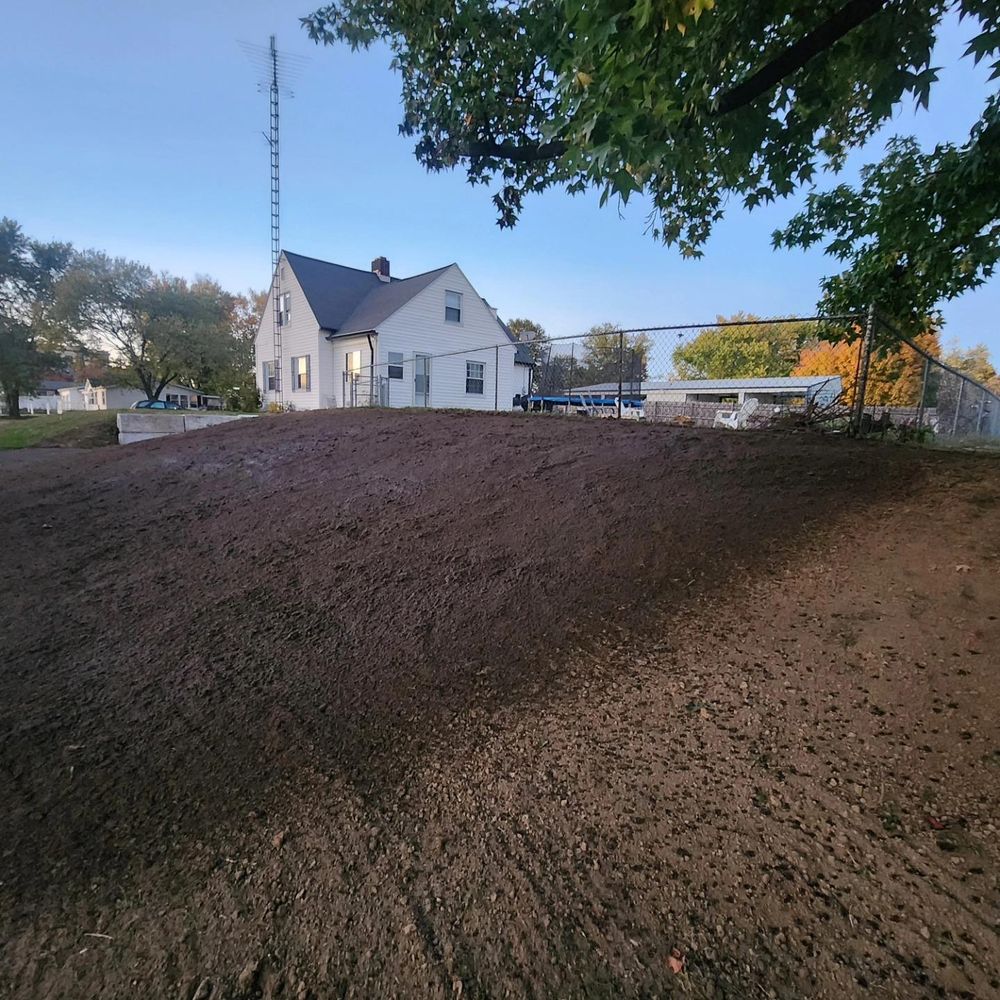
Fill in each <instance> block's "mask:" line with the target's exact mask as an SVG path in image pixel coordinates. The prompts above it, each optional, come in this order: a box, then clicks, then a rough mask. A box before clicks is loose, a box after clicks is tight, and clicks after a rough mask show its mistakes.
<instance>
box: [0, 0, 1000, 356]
mask: <svg viewBox="0 0 1000 1000" xmlns="http://www.w3.org/2000/svg"><path fill="white" fill-rule="evenodd" d="M312 2H315V0H312ZM310 4H311V0H295V2H288V0H284V2H277V0H239V2H235V0H215V2H208V3H205V2H201V3H194V2H191V0H178V2H176V3H173V4H161V3H151V2H149V0H138V2H137V0H128V2H124V0H88V2H87V3H80V2H79V0H50V2H49V3H47V4H44V5H30V4H18V5H12V6H10V7H9V9H8V10H7V11H6V13H5V25H4V30H5V35H6V36H7V38H8V39H16V40H17V42H16V44H15V45H12V46H10V47H9V48H8V49H7V51H6V52H5V58H4V61H3V65H2V67H0V83H2V86H3V92H5V93H7V94H13V95H16V100H15V101H14V102H13V106H14V107H16V109H17V114H16V116H14V117H13V119H12V120H9V122H8V139H9V141H8V142H6V143H5V147H6V148H5V150H4V153H3V154H2V156H0V192H2V193H3V199H2V204H0V214H7V215H10V216H13V217H14V218H15V219H17V220H18V221H19V222H21V224H22V225H23V226H24V228H25V230H26V231H27V232H28V233H29V234H31V235H32V236H36V237H39V238H45V239H49V238H58V239H68V240H71V241H73V242H74V243H75V244H77V245H78V246H81V247H96V248H100V249H104V250H107V251H108V252H110V253H113V254H119V255H124V256H128V257H133V258H136V259H139V260H142V261H145V262H146V263H148V264H150V265H152V266H154V267H156V268H158V269H166V270H169V271H172V272H174V273H177V274H182V275H187V276H193V275H194V274H196V273H201V274H210V275H212V276H213V277H215V278H217V279H218V280H219V281H221V282H222V283H223V284H224V285H226V286H227V287H229V288H231V289H233V290H238V289H243V288H246V287H248V286H254V287H263V286H264V285H266V283H267V281H268V270H269V242H268V237H269V230H268V226H269V222H268V197H269V194H268V184H269V180H268V177H269V175H268V169H269V168H268V161H267V145H266V143H265V141H264V139H263V138H262V136H261V129H262V128H266V125H267V98H266V95H264V94H259V93H258V92H257V90H256V87H255V82H256V71H255V70H254V68H253V66H252V65H251V63H250V62H249V61H248V59H247V57H246V55H245V54H244V52H243V50H242V49H241V48H240V46H239V44H238V42H239V41H240V40H245V41H249V42H252V43H256V44H266V42H267V36H268V34H269V33H271V32H275V33H276V34H277V36H278V45H279V48H281V49H283V50H285V51H287V52H290V53H295V54H300V55H304V56H308V57H309V63H308V65H307V66H306V68H305V70H304V72H302V73H301V76H300V79H299V80H298V82H297V85H296V87H295V97H294V99H292V100H286V101H285V102H284V105H283V111H282V202H283V213H282V214H283V219H282V242H283V244H284V246H285V247H286V248H287V249H289V250H295V251H297V252H299V253H304V254H309V255H312V256H316V257H322V258H324V259H328V260H334V261H337V262H339V263H344V264H350V265H353V266H356V267H367V266H368V264H369V262H370V260H371V259H372V258H373V257H375V256H378V255H379V254H384V255H385V256H387V257H389V258H390V260H391V261H392V269H393V273H394V274H397V275H406V274H412V273H416V272H419V271H424V270H428V269H430V268H433V267H437V266H440V265H441V264H444V263H448V262H450V261H452V260H455V261H458V263H459V264H460V265H461V266H462V268H463V270H464V271H465V272H466V274H467V275H468V276H469V278H470V279H471V280H472V282H473V284H475V285H476V287H477V288H478V289H479V290H480V292H481V293H482V294H483V295H485V296H486V297H487V298H488V299H489V300H490V301H491V302H492V303H493V304H494V305H496V306H497V307H498V308H499V309H500V313H501V315H502V316H505V317H510V316H530V317H532V318H534V319H537V320H538V321H540V322H541V323H542V324H543V325H544V326H545V327H546V328H547V329H548V331H549V332H550V333H551V334H553V335H556V336H558V335H569V334H575V333H578V332H580V331H581V330H583V329H585V328H587V327H588V326H590V325H592V324H594V323H598V322H604V321H612V322H617V323H620V324H622V325H625V326H645V325H654V324H656V323H680V322H685V323H686V322H691V323H698V322H701V321H705V320H710V319H712V318H714V317H715V316H716V315H717V314H729V313H732V312H735V311H737V310H739V309H743V310H745V311H748V312H755V313H758V314H760V315H764V316H768V315H778V314H788V313H809V312H811V311H812V310H813V309H814V307H815V303H816V299H817V298H818V281H819V279H820V278H821V277H822V276H823V275H824V274H826V273H829V272H831V271H833V270H836V267H835V263H834V262H833V261H830V260H828V259H827V258H825V257H824V256H823V255H822V253H821V252H819V251H815V252H810V253H802V252H801V251H795V252H789V251H781V252H773V251H772V250H771V249H770V233H771V231H772V230H773V229H774V228H775V227H776V226H779V225H781V224H782V223H783V222H784V221H785V220H786V219H787V218H788V217H789V216H790V215H791V214H792V213H793V212H794V211H795V209H796V207H797V204H798V203H797V201H794V200H790V201H786V202H782V203H780V204H777V205H772V206H768V207H767V208H766V209H765V210H761V211H757V212H754V213H752V214H748V213H746V212H745V211H743V210H742V209H740V208H739V207H738V206H733V207H732V209H731V211H730V212H729V214H728V216H727V218H726V220H725V222H724V223H723V224H722V225H720V226H719V227H718V228H717V230H716V232H715V234H714V235H713V237H712V240H711V242H710V243H709V245H708V248H707V253H706V255H705V257H704V259H702V260H700V261H696V262H691V261H684V260H682V259H681V258H680V256H679V254H678V253H677V251H676V250H674V249H670V248H667V247H663V246H660V245H658V244H656V243H654V242H653V241H652V240H651V239H650V238H649V237H648V236H646V235H645V234H644V233H643V218H644V215H645V210H644V209H643V207H642V205H641V204H635V205H630V206H629V208H628V210H627V212H626V213H625V215H624V217H623V218H621V217H619V214H618V212H617V211H616V210H615V209H614V208H613V207H608V208H605V209H603V210H602V209H599V208H598V205H597V198H596V196H578V197H576V198H570V197H569V196H567V195H564V194H563V193H562V192H559V191H554V190H553V191H549V192H547V193H545V194H543V195H541V196H537V197H534V198H532V199H530V200H529V201H528V202H527V204H526V208H525V211H524V215H523V218H522V221H521V223H520V224H519V225H518V226H517V228H516V229H514V230H513V231H510V230H507V231H501V230H499V229H498V228H497V226H496V225H495V215H494V210H493V206H492V205H491V203H490V200H489V193H488V191H487V189H486V188H482V187H479V188H471V187H470V186H469V185H468V184H467V183H466V182H465V180H464V175H463V174H462V173H461V172H453V173H445V174H428V173H427V172H425V171H424V170H423V169H422V168H421V167H420V166H419V165H418V164H417V162H416V161H415V159H414V158H413V155H412V142H411V140H408V139H404V138H401V137H400V136H399V135H398V134H397V128H396V126H397V124H398V122H399V119H400V110H399V80H398V78H397V77H395V76H394V75H393V74H392V73H391V72H390V70H389V68H388V56H387V53H386V52H385V51H384V50H378V51H371V52H367V53H352V52H351V51H350V50H349V49H347V48H344V47H336V48H325V49H324V48H319V47H317V46H315V45H313V44H312V43H311V42H310V41H309V40H308V38H307V37H306V35H305V32H304V31H303V30H302V29H301V28H300V27H299V24H298V17H299V16H301V15H303V14H305V13H307V12H309V11H310V10H311V9H312V7H311V5H310ZM971 30H972V28H971V26H969V25H957V24H951V25H949V27H948V31H947V33H946V35H945V37H944V38H943V39H942V41H941V44H940V45H939V50H938V52H937V53H936V54H935V55H936V57H935V63H936V65H939V66H943V67H945V70H944V72H943V75H942V81H941V83H940V84H939V85H938V88H937V89H936V90H935V92H934V94H933V96H932V102H931V111H930V113H929V114H927V113H923V114H919V115H916V114H914V113H913V112H912V111H911V110H910V109H908V108H907V109H901V110H900V112H899V114H898V115H897V121H896V122H895V123H894V124H893V126H892V128H891V129H889V130H887V132H886V134H891V133H892V132H899V131H903V132H912V133H914V134H916V135H917V136H918V137H919V138H920V139H921V141H922V142H923V143H924V144H925V145H927V146H929V145H931V144H933V143H934V142H937V141H941V140H959V141H961V140H962V139H964V138H965V136H966V135H967V133H968V128H969V126H970V124H971V123H972V122H973V121H974V119H975V117H976V115H977V112H978V110H979V109H980V108H981V107H982V102H983V97H984V94H985V91H986V88H987V82H986V76H987V73H986V70H985V67H980V68H974V67H973V66H972V63H971V60H968V59H963V60H961V61H960V60H959V56H960V54H961V52H962V50H963V49H964V46H965V43H966V41H967V37H968V35H969V34H970V32H971ZM883 141H884V136H882V137H879V139H878V140H877V141H874V142H873V143H872V144H871V145H870V147H869V149H868V150H867V151H864V153H863V154H858V155H855V156H854V157H853V159H852V164H853V165H854V166H855V167H856V165H857V164H859V163H862V162H864V160H865V159H866V158H873V157H874V156H876V155H877V154H878V153H879V152H880V150H881V148H882V143H883ZM850 176H851V175H850V172H848V174H847V177H848V179H850ZM826 183H830V184H832V183H833V180H832V179H826V178H824V179H821V184H826ZM944 313H945V317H946V319H947V326H946V328H945V336H946V338H951V337H957V338H959V339H960V340H961V341H962V342H964V343H970V344H971V343H975V342H978V341H983V342H986V343H988V344H989V345H990V346H991V348H992V350H993V353H994V356H995V357H996V358H998V359H1000V324H998V320H997V317H998V315H1000V284H998V282H997V281H993V282H992V283H991V284H989V285H987V286H985V287H984V288H982V289H979V290H978V291H976V292H974V293H972V294H969V295H966V296H964V297H963V298H962V299H959V300H956V301H954V302H952V303H949V304H946V305H945V306H944Z"/></svg>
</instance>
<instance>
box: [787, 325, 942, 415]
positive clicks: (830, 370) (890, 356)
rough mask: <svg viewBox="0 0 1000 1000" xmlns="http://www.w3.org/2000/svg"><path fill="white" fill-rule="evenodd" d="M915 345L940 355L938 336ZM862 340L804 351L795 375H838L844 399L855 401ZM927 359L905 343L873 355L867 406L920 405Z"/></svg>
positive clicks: (822, 343)
mask: <svg viewBox="0 0 1000 1000" xmlns="http://www.w3.org/2000/svg"><path fill="white" fill-rule="evenodd" d="M913 340H914V343H915V344H917V345H918V346H919V347H921V348H922V349H923V350H924V351H926V352H927V353H928V354H931V355H932V356H935V357H936V356H938V355H939V354H940V353H941V345H940V342H939V340H938V335H937V333H936V332H934V331H926V332H924V333H922V334H919V335H917V336H916V337H914V338H913ZM861 350H862V342H861V341H860V340H857V339H856V340H853V341H847V340H840V341H829V340H823V341H819V342H818V343H816V344H814V345H811V346H807V347H805V348H803V350H802V353H801V355H800V357H799V362H798V364H797V365H796V366H795V367H794V369H793V370H792V374H793V375H829V376H835V375H839V376H840V379H841V384H842V386H843V394H844V399H846V400H853V399H854V393H855V391H856V385H857V377H858V360H859V358H860V355H861ZM923 373H924V357H923V355H921V354H919V353H918V352H917V351H914V350H913V349H912V348H910V347H908V346H907V345H906V344H903V345H901V346H900V347H898V348H895V349H888V348H887V349H881V350H876V351H875V352H873V354H872V358H871V363H870V365H869V368H868V381H867V385H866V388H865V405H866V406H917V405H918V404H919V402H920V389H921V385H922V383H923Z"/></svg>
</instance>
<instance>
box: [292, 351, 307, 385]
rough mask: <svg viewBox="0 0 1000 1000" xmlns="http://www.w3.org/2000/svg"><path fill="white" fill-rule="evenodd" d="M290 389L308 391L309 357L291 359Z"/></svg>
mask: <svg viewBox="0 0 1000 1000" xmlns="http://www.w3.org/2000/svg"><path fill="white" fill-rule="evenodd" d="M292 389H293V391H294V390H295V389H304V390H305V391H306V392H308V391H309V355H308V354H305V355H303V356H302V357H301V358H292Z"/></svg>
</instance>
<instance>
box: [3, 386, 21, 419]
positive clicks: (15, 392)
mask: <svg viewBox="0 0 1000 1000" xmlns="http://www.w3.org/2000/svg"><path fill="white" fill-rule="evenodd" d="M3 395H4V399H5V401H6V403H7V416H8V417H9V418H10V419H11V420H20V419H21V391H20V389H18V387H17V386H16V385H5V386H4V387H3Z"/></svg>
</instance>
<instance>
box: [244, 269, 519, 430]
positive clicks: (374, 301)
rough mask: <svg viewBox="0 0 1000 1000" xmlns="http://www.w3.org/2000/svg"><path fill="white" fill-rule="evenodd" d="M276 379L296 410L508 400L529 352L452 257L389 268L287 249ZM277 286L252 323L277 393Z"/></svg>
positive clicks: (263, 377) (482, 406) (263, 375)
mask: <svg viewBox="0 0 1000 1000" xmlns="http://www.w3.org/2000/svg"><path fill="white" fill-rule="evenodd" d="M278 267H279V269H280V274H279V280H280V286H281V301H280V303H279V306H280V308H279V316H280V323H281V366H282V371H281V373H280V377H281V389H282V396H283V402H284V404H285V405H289V404H290V405H292V406H293V407H294V408H295V409H297V410H315V409H323V408H328V407H345V406H348V407H349V406H362V405H363V406H369V405H378V406H392V407H403V406H427V407H460V408H466V409H478V410H493V409H501V410H509V409H511V407H512V404H513V399H514V396H515V395H517V394H527V393H528V392H529V390H530V384H531V366H532V360H531V355H530V353H529V352H528V350H527V348H526V347H525V346H524V345H520V344H518V343H517V341H516V340H515V339H514V337H513V336H512V334H511V333H510V331H509V330H508V329H507V328H506V327H505V326H504V325H503V323H501V322H500V320H499V318H498V317H497V312H496V310H495V309H493V308H492V307H491V306H490V305H489V303H487V302H486V300H485V299H484V298H483V297H482V296H481V295H480V294H479V293H478V292H477V291H476V290H475V288H473V287H472V285H471V283H470V282H469V280H468V278H466V277H465V275H464V274H463V273H462V270H461V268H459V266H458V265H457V264H448V265H447V266H445V267H440V268H438V269H437V270H434V271H427V272H425V273H424V274H418V275H414V276H413V277H410V278H394V277H392V276H391V275H390V273H389V261H388V260H386V258H385V257H377V258H376V259H375V260H373V261H372V266H371V269H370V270H368V271H363V270H359V269H357V268H353V267H344V266H343V265H341V264H331V263H329V262H327V261H323V260H316V259H315V258H313V257H303V256H301V255H300V254H295V253H288V252H285V251H283V252H282V254H281V257H280V260H279V264H278ZM273 295H274V290H273V288H272V291H271V293H270V295H269V296H268V301H267V308H266V309H265V311H264V315H263V318H262V320H261V324H260V328H259V329H258V331H257V341H256V356H257V385H258V388H259V389H260V392H261V397H262V399H263V402H264V405H265V406H266V405H268V404H269V403H272V402H274V401H276V391H275V390H276V387H277V382H278V377H279V373H278V372H277V371H276V370H275V345H274V336H273V310H274V301H273Z"/></svg>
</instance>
